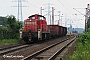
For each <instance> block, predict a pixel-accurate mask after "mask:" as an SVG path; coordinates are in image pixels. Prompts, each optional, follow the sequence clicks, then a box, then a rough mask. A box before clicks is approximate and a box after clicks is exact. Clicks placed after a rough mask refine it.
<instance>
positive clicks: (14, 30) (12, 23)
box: [6, 15, 21, 39]
mask: <svg viewBox="0 0 90 60" xmlns="http://www.w3.org/2000/svg"><path fill="white" fill-rule="evenodd" d="M6 18H7V27H8V28H9V35H10V38H11V39H14V38H18V37H19V29H20V26H21V23H20V22H18V21H16V18H15V16H13V15H10V16H9V15H8V16H7V17H6Z"/></svg>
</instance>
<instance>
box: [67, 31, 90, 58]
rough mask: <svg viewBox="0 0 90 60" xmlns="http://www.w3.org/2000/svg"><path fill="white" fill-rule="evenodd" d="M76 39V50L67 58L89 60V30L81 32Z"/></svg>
mask: <svg viewBox="0 0 90 60" xmlns="http://www.w3.org/2000/svg"><path fill="white" fill-rule="evenodd" d="M77 41H78V45H77V46H76V51H74V53H73V55H72V56H69V57H68V58H67V60H90V32H89V33H84V34H81V35H80V37H79V38H78V39H77Z"/></svg>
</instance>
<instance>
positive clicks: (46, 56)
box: [22, 37, 76, 60]
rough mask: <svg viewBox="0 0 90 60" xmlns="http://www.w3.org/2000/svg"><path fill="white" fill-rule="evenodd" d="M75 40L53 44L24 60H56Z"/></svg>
mask: <svg viewBox="0 0 90 60" xmlns="http://www.w3.org/2000/svg"><path fill="white" fill-rule="evenodd" d="M75 38H76V37H74V38H72V39H68V40H67V39H65V40H63V41H61V42H58V43H55V44H52V45H50V46H48V47H46V48H43V49H41V50H39V51H37V52H35V53H33V54H31V55H29V56H27V57H25V58H23V59H22V60H37V59H38V60H40V59H41V60H54V59H55V58H56V56H57V55H58V54H59V53H61V52H62V51H63V50H64V49H65V48H66V47H67V46H68V45H69V44H70V43H72V42H73V41H74V39H75Z"/></svg>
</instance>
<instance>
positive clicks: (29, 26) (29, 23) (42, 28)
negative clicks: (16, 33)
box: [22, 14, 67, 43]
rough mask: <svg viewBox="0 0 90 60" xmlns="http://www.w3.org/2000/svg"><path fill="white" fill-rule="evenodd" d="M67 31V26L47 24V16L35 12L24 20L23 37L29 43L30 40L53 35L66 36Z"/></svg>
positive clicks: (42, 38)
mask: <svg viewBox="0 0 90 60" xmlns="http://www.w3.org/2000/svg"><path fill="white" fill-rule="evenodd" d="M66 33H67V28H66V27H63V26H59V25H47V22H46V18H45V17H44V16H42V15H38V14H35V15H31V16H29V17H28V19H26V20H24V30H23V31H22V39H23V40H24V41H25V42H26V43H28V42H30V41H38V40H44V39H49V38H52V37H60V36H65V35H66Z"/></svg>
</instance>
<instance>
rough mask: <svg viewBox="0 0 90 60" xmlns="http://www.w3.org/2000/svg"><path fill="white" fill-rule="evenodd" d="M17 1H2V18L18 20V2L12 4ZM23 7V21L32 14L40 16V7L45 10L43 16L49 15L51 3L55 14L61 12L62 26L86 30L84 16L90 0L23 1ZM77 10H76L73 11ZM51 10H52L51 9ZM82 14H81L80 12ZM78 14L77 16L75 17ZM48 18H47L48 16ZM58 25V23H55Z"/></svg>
mask: <svg viewBox="0 0 90 60" xmlns="http://www.w3.org/2000/svg"><path fill="white" fill-rule="evenodd" d="M12 1H17V0H0V16H7V15H11V14H12V15H15V16H16V18H17V14H18V12H17V7H12V6H17V5H18V4H17V2H12ZM22 1H23V3H22V4H23V6H27V7H23V9H22V14H23V20H24V19H26V18H27V17H28V16H30V15H32V14H40V7H42V8H43V9H44V10H43V12H42V15H45V14H47V11H48V5H47V4H48V3H50V4H51V5H50V7H54V9H55V10H54V12H55V13H54V14H55V15H58V14H59V13H58V11H60V12H61V13H60V15H61V16H63V17H62V25H63V26H65V22H66V25H67V27H68V26H69V25H70V24H72V25H73V27H82V28H84V21H85V17H84V16H83V15H82V14H85V8H86V7H87V4H89V2H90V0H22ZM73 8H75V9H76V10H77V11H76V10H75V9H73ZM50 9H51V8H50ZM78 11H79V12H81V13H82V14H80V13H79V12H78ZM75 14H77V15H75ZM46 18H47V16H46ZM58 19H59V17H58V16H55V20H58ZM55 22H56V24H57V21H55Z"/></svg>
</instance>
